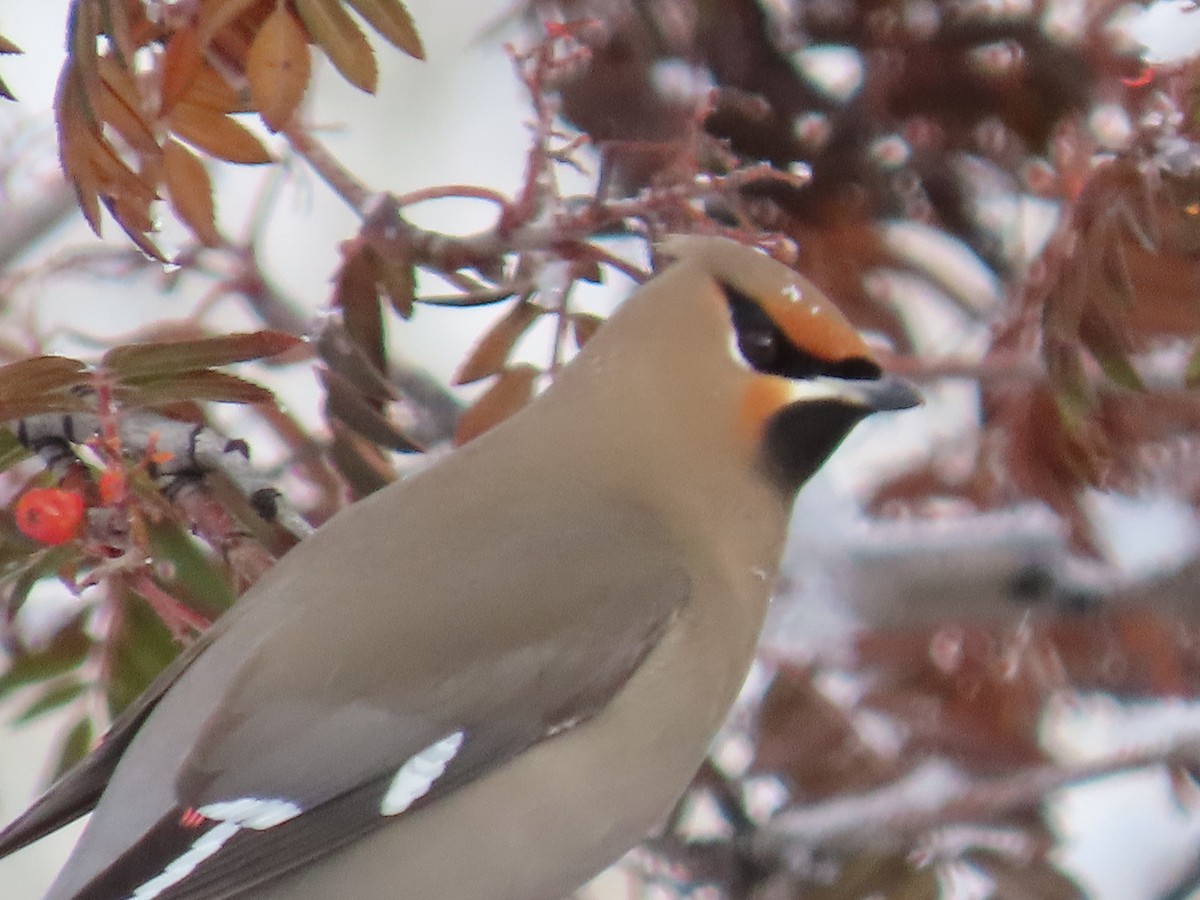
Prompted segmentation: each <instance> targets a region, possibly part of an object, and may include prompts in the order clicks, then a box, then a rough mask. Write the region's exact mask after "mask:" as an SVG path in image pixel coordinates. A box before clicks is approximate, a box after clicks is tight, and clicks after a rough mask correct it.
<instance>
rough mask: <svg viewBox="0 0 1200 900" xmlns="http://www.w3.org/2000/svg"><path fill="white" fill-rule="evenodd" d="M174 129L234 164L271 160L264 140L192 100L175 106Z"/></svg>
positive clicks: (187, 139)
mask: <svg viewBox="0 0 1200 900" xmlns="http://www.w3.org/2000/svg"><path fill="white" fill-rule="evenodd" d="M169 122H170V125H171V130H172V131H173V132H175V134H176V135H178V136H179V137H181V138H183V140H185V141H187V142H188V143H189V144H191V145H192V146H193V147H198V148H199V149H201V150H203V151H204V152H205V153H207V154H208V155H209V156H215V157H217V158H218V159H224V160H226V161H228V162H233V163H245V164H257V163H268V162H270V161H271V154H270V153H268V152H267V148H266V147H264V146H263V145H262V141H260V140H259V139H258V138H256V137H255V136H254V135H253V134H251V133H250V132H249V131H247V130H246V128H244V127H243V126H241V125H239V124H238V123H237V122H235V121H233V119H231V118H229V117H228V116H227V115H225V114H224V113H220V112H217V111H216V110H214V109H212V108H210V107H207V106H198V105H196V104H195V103H191V102H189V101H186V100H185V101H183V102H180V103H177V104H176V105H175V109H174V110H172V112H171V116H170V118H169Z"/></svg>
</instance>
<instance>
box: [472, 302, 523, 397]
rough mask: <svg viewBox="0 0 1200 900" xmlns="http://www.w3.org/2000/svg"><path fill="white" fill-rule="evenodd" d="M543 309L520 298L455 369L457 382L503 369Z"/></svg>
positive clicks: (474, 379)
mask: <svg viewBox="0 0 1200 900" xmlns="http://www.w3.org/2000/svg"><path fill="white" fill-rule="evenodd" d="M542 312H543V310H542V308H541V307H540V306H536V305H534V304H533V303H530V302H528V301H527V300H519V301H517V303H516V305H515V306H513V308H512V309H510V310H509V311H508V312H507V313H505V315H504V316H503V317H502V318H501V319H500V320H499V321H498V322H496V324H495V325H493V326H492V327H491V328H489V329H488V330H487V333H486V334H484V336H483V337H482V338H480V339H479V343H477V344H476V345H475V347H474V348H473V349H472V350H471V354H470V355H469V356H468V357H467V359H466V361H465V362H464V363H463V364H462V365H461V366H459V368H458V371H457V372H455V373H454V379H453V381H452V383H453V384H470V383H471V382H473V381H478V380H479V379H481V378H487V377H488V376H489V375H495V374H496V373H497V372H499V371H500V370H501V369H502V368H503V367H504V364H505V363H506V362H508V355H509V354H510V353H512V350H513V347H514V346H516V343H517V341H519V340H520V339H521V335H523V334H524V333H525V332H526V331H528V330H529V326H530V325H532V324H533V323H534V322H536V321H537V319H538V316H540V315H541V314H542Z"/></svg>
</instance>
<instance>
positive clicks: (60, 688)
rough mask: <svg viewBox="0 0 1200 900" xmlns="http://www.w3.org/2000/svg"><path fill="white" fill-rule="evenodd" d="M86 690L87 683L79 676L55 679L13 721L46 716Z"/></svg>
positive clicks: (30, 719) (25, 720) (26, 720)
mask: <svg viewBox="0 0 1200 900" xmlns="http://www.w3.org/2000/svg"><path fill="white" fill-rule="evenodd" d="M86 690H87V685H86V684H84V683H83V682H82V681H80V680H79V679H78V678H61V679H58V680H57V681H53V682H51V683H50V685H49V686H48V687H47V688H46V689H45V690H43V691H42V692H41V693H40V694H39V695H38V697H37V699H36V700H34V701H33V702H32V703H30V704H29V705H28V706H27V707H25V709H23V710H22V711H21V712H20V713H19V714H18V715H17V717H16V718H15V719H13V721H14V722H15V723H17V724H21V723H23V722H29V721H32V720H33V719H36V718H37V717H38V716H44V715H45V714H46V713H48V712H53V711H54V710H56V709H61V708H62V707H64V706H66V705H67V704H68V703H70V702H71V701H72V700H75V699H77V698H78V697H81V696H82V695H83V692H84V691H86Z"/></svg>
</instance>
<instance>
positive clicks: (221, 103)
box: [180, 51, 252, 113]
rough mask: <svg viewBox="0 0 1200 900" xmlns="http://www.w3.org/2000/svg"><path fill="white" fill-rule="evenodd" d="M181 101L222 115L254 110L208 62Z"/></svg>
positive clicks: (197, 74)
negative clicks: (204, 107)
mask: <svg viewBox="0 0 1200 900" xmlns="http://www.w3.org/2000/svg"><path fill="white" fill-rule="evenodd" d="M247 52H249V51H247ZM180 99H181V100H186V101H187V102H188V103H194V104H196V105H197V106H206V107H208V108H209V109H211V110H215V111H216V112H220V113H236V112H249V111H250V110H251V108H252V107H251V106H249V105H247V104H246V103H245V102H244V101H243V100H242V98H241V96H239V94H238V92H237V91H236V90H234V88H233V86H232V85H231V84H230V83H229V82H228V81H226V80H225V78H224V76H222V75H221V74H220V73H219V72H218V71H217V70H216V69H214V68H213V67H212V66H211V65H209V64H208V63H207V62H205V63H204V65H203V66H201V67H200V70H199V71H198V72H197V73H196V77H195V79H194V80H193V81H192V83H191V84H189V85H188V88H187V93H186V94H185V95H184V96H183V97H181V98H180Z"/></svg>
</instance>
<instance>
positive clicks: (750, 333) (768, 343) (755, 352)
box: [738, 327, 782, 372]
mask: <svg viewBox="0 0 1200 900" xmlns="http://www.w3.org/2000/svg"><path fill="white" fill-rule="evenodd" d="M738 349H739V350H741V351H742V356H744V357H745V358H746V362H748V363H750V365H752V366H754V368H756V369H758V370H759V371H760V372H769V371H771V369H773V368H774V367H775V366H776V365H777V364H778V363H779V357H780V351H781V350H782V347H781V345H780V340H779V333H778V332H777V331H776V330H775V329H774V328H770V327H766V328H763V327H756V328H750V329H747V330H746V331H743V332H742V333H740V334H739V335H738Z"/></svg>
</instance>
